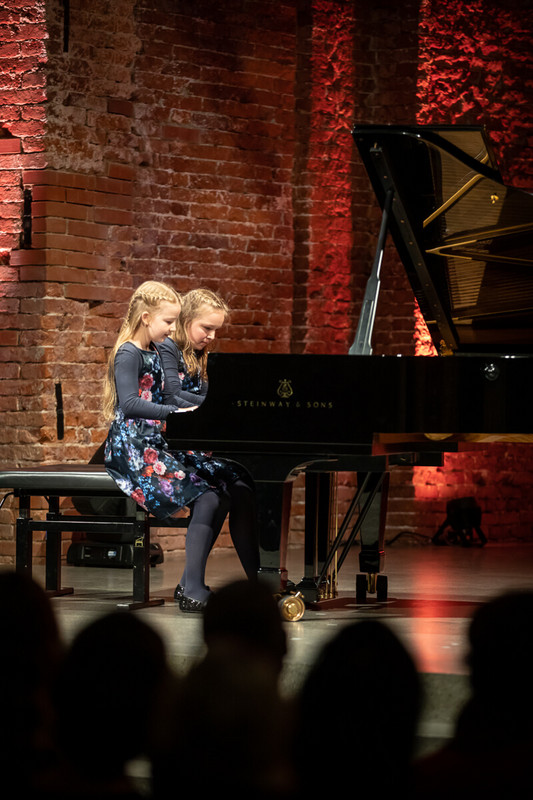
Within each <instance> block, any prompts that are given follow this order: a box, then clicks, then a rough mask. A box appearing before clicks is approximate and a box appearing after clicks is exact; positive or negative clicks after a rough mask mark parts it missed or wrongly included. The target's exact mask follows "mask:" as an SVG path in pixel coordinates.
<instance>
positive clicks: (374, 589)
mask: <svg viewBox="0 0 533 800" xmlns="http://www.w3.org/2000/svg"><path fill="white" fill-rule="evenodd" d="M372 475H373V479H374V482H375V485H374V486H371V487H370V493H371V494H370V495H369V497H370V504H371V505H372V504H374V510H375V511H377V519H374V520H372V519H370V520H369V523H370V524H369V525H367V526H361V530H360V541H361V549H360V552H359V570H360V575H358V576H357V577H356V587H355V594H356V599H357V600H358V601H359V602H362V601H364V600H366V592H367V591H368V592H370V593H371V594H374V593H375V594H376V595H377V599H378V600H386V599H387V577H386V576H385V575H383V574H382V569H383V562H384V558H385V523H386V518H387V502H388V493H389V477H390V473H389V472H382V473H372ZM369 509H370V506H369ZM363 578H364V579H365V580H364V581H363Z"/></svg>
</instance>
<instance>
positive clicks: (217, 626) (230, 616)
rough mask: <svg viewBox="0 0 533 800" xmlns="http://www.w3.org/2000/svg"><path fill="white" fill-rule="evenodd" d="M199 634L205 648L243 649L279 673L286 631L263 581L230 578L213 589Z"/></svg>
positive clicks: (276, 605)
mask: <svg viewBox="0 0 533 800" xmlns="http://www.w3.org/2000/svg"><path fill="white" fill-rule="evenodd" d="M203 634H204V641H205V643H206V645H207V648H208V650H209V651H213V650H214V649H215V648H220V647H229V648H230V649H232V650H233V651H234V652H237V651H242V650H243V649H246V650H247V652H248V653H249V654H254V655H255V656H256V657H258V658H261V659H263V660H264V662H265V664H268V665H269V666H270V667H271V668H272V669H273V670H274V672H275V673H276V674H279V673H280V672H281V669H282V666H283V659H284V657H285V655H286V652H287V641H286V634H285V629H284V627H283V621H282V617H281V613H280V610H279V606H278V603H277V601H276V599H275V597H274V595H273V594H272V590H271V589H270V588H269V587H268V586H267V585H266V583H264V582H261V581H249V580H240V581H234V582H232V583H229V584H227V585H226V586H223V587H222V588H221V589H219V590H218V591H217V592H214V593H213V594H212V595H211V596H210V598H209V600H208V602H207V605H206V608H205V610H204V615H203Z"/></svg>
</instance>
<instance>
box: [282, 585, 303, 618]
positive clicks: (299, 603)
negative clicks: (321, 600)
mask: <svg viewBox="0 0 533 800" xmlns="http://www.w3.org/2000/svg"><path fill="white" fill-rule="evenodd" d="M277 597H278V605H279V609H280V612H281V616H282V618H283V619H284V620H286V621H287V622H297V621H298V620H299V619H301V618H302V617H303V615H304V612H305V603H304V598H303V594H302V593H301V592H290V593H289V594H283V595H278V596H277Z"/></svg>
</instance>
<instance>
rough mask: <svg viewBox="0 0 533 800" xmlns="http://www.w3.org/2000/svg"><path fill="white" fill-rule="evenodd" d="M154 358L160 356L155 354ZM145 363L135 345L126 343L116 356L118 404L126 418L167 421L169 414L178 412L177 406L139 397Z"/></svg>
mask: <svg viewBox="0 0 533 800" xmlns="http://www.w3.org/2000/svg"><path fill="white" fill-rule="evenodd" d="M154 357H156V358H157V357H159V356H158V355H157V354H156V353H155V352H154ZM143 363H144V362H143V355H142V351H141V350H139V348H138V347H136V346H135V345H134V344H132V343H131V342H125V343H124V344H123V345H121V346H120V347H119V349H118V351H117V354H116V356H115V386H116V388H117V395H118V404H119V406H120V408H121V409H122V412H123V414H124V416H125V417H133V418H135V417H137V418H141V419H166V418H167V417H168V415H169V414H172V412H173V411H177V410H178V406H177V404H175V403H154V402H153V401H151V400H145V399H144V398H143V397H139V378H140V375H141V371H142V368H143ZM165 399H166V398H165Z"/></svg>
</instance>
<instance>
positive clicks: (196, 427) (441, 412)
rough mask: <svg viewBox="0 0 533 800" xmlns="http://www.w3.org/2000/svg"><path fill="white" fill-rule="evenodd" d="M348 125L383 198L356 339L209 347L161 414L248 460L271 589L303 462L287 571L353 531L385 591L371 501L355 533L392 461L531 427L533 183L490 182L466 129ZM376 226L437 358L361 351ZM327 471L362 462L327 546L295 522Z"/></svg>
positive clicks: (313, 505) (279, 585) (492, 176)
mask: <svg viewBox="0 0 533 800" xmlns="http://www.w3.org/2000/svg"><path fill="white" fill-rule="evenodd" d="M353 135H354V139H355V141H356V143H357V146H358V148H359V151H360V153H361V157H362V160H363V163H364V164H365V167H366V169H367V171H368V174H369V177H370V180H371V183H372V185H373V188H374V191H375V193H376V196H377V198H378V201H379V203H380V205H381V207H382V210H383V223H382V232H381V234H380V241H379V242H378V252H376V258H375V262H374V269H373V275H372V276H371V280H370V281H369V287H370V290H367V295H365V301H364V308H363V311H362V315H361V320H360V324H359V328H358V332H357V335H356V342H358V336H359V334H360V332H361V330H362V325H361V322H362V321H363V317H366V319H365V320H364V322H365V326H366V328H365V330H364V331H363V335H364V337H365V341H363V344H361V343H360V342H358V344H357V347H355V348H352V349H351V350H350V353H352V354H351V355H346V356H342V355H334V356H331V355H312V356H311V355H289V354H287V355H267V354H259V355H257V354H256V355H248V354H244V353H242V354H223V353H214V354H211V355H210V356H209V367H208V369H209V394H208V396H207V398H206V400H205V401H204V403H203V405H202V406H201V407H200V408H199V409H198V410H197V411H194V412H192V413H187V414H177V415H172V416H171V417H170V418H169V419H168V422H167V439H168V441H169V444H170V446H171V447H176V448H183V447H187V448H191V449H204V450H211V451H213V452H216V453H217V454H219V455H224V456H226V457H229V458H233V459H235V460H236V461H239V462H240V463H242V464H243V465H244V466H245V467H246V468H247V469H248V471H249V472H250V474H251V476H252V478H253V479H254V481H255V484H256V488H257V492H258V506H259V527H260V547H261V558H262V573H263V574H264V576H265V577H268V578H270V579H271V581H272V585H273V588H274V589H275V590H276V591H281V592H284V591H287V590H288V589H290V588H293V583H292V582H291V581H290V580H289V579H288V575H287V568H286V547H287V541H286V538H287V531H288V515H289V513H290V494H291V492H290V488H291V486H292V480H293V478H294V477H295V476H296V475H297V474H299V473H301V472H302V471H305V473H306V476H307V478H306V545H305V547H306V560H305V575H304V577H303V578H302V580H300V581H299V582H297V583H296V584H295V586H296V588H299V589H301V590H302V591H303V592H304V593H306V600H309V601H311V602H312V601H313V600H315V599H319V597H320V583H321V580H322V579H323V577H324V575H325V570H326V567H327V566H328V563H329V562H330V561H331V558H332V557H333V553H334V552H335V553H337V550H338V548H339V546H340V545H341V542H342V538H343V537H346V534H348V538H347V547H349V546H351V544H352V543H353V538H354V536H355V535H356V534H357V533H359V534H361V551H360V556H359V562H360V564H359V566H360V575H359V576H358V578H360V577H361V576H364V577H365V579H368V578H370V576H374V577H375V576H377V579H378V580H377V586H376V585H374V586H373V588H372V590H376V591H377V593H378V597H379V596H381V597H382V598H384V597H386V591H387V588H386V582H382V583H381V584H380V583H379V579H380V577H382V576H383V574H382V565H383V530H384V512H383V508H382V512H381V516H380V524H379V526H378V529H377V531H375V530H371V531H370V532H369V533H368V534H366V535H367V536H368V538H367V539H365V536H363V533H362V522H363V521H364V517H365V515H366V513H367V510H368V508H369V507H370V504H371V503H372V501H373V500H374V498H375V497H376V495H377V494H382V495H383V496H384V497H385V501H386V487H387V480H388V475H389V472H390V469H391V468H394V467H401V466H402V465H416V464H429V465H437V464H440V463H441V460H442V454H443V453H444V452H447V451H457V450H458V449H461V447H464V446H466V443H468V446H472V444H471V443H472V442H474V441H478V442H479V441H482V440H483V439H488V438H490V439H491V440H492V441H494V440H498V439H500V440H505V439H507V438H510V439H514V440H516V439H520V440H524V441H526V440H528V437H529V436H531V435H532V434H533V416H532V414H531V397H532V390H533V369H532V368H533V361H532V358H533V355H532V354H533V313H532V312H533V236H532V230H533V197H531V196H530V195H529V194H528V193H526V192H524V191H521V190H518V189H512V188H510V187H506V186H505V185H504V184H503V182H502V180H501V176H500V175H499V172H498V169H497V167H496V163H495V160H494V157H493V155H492V153H491V150H490V147H489V145H488V142H487V139H486V136H485V134H484V132H483V130H482V129H480V128H460V127H456V126H449V127H446V126H439V127H431V128H428V127H426V126H414V127H410V128H404V127H401V128H400V127H397V126H377V127H376V126H359V127H356V128H354V131H353ZM389 232H390V234H391V235H392V237H393V239H394V243H395V245H396V248H397V250H398V252H399V255H400V257H401V259H402V261H403V263H404V266H405V268H406V271H407V275H408V277H409V280H410V282H411V285H412V288H413V292H414V295H415V297H416V299H417V301H418V304H419V307H420V309H421V311H422V313H423V315H424V318H425V320H426V323H427V326H428V330H429V332H430V335H431V337H432V340H433V342H434V344H435V348H436V351H437V352H438V353H439V354H441V357H435V358H432V357H420V356H373V355H370V353H371V349H370V347H369V342H370V338H371V326H370V329H369V325H368V318H372V319H373V316H374V314H375V306H376V304H377V301H378V295H379V269H380V266H381V262H382V256H383V248H384V243H385V236H386V235H387V234H388V233H389ZM383 234H385V235H383ZM368 307H370V312H369V313H368V314H367V313H366V311H368ZM361 341H362V339H361ZM354 344H355V343H354ZM354 353H355V354H354ZM339 471H353V472H357V473H358V475H359V476H361V480H360V483H359V488H358V490H357V491H356V494H355V497H354V503H353V507H354V508H355V507H356V506H357V508H358V518H357V520H356V522H355V523H354V524H353V526H352V519H353V517H352V516H351V514H352V511H350V514H349V515H347V526H346V527H344V523H343V525H342V526H341V529H340V531H339V535H338V536H337V539H336V540H335V543H334V547H333V548H331V549H330V550H329V551H327V552H326V551H325V550H324V548H323V546H319V545H317V538H316V536H312V535H311V533H310V532H311V531H313V530H315V532H316V528H317V525H318V526H319V527H321V526H322V525H323V524H325V517H326V516H327V514H328V513H329V511H328V509H327V506H328V502H327V498H324V499H321V497H320V495H321V493H324V492H327V491H328V489H327V486H328V484H327V483H326V484H324V482H323V480H322V477H321V476H324V475H326V476H328V475H331V474H332V473H335V472H339ZM324 486H325V487H326V488H324ZM308 494H309V501H308V497H307V495H308ZM324 509H326V510H324ZM348 517H349V519H348ZM317 547H321V553H320V554H319V559H318V562H317V557H316V556H317V553H316V550H317ZM347 547H346V546H344V545H343V548H344V549H343V551H342V554H341V563H342V560H343V559H344V557H345V556H346V553H347ZM365 573H366V575H365ZM358 585H359V586H361V583H360V582H359V584H358ZM366 585H367V586H369V585H370V584H369V583H368V581H367V584H366ZM380 586H381V589H380ZM363 594H364V593H363Z"/></svg>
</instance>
